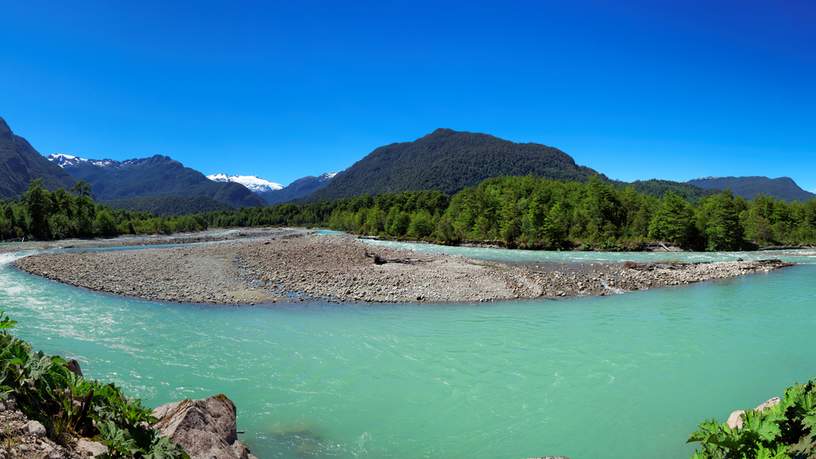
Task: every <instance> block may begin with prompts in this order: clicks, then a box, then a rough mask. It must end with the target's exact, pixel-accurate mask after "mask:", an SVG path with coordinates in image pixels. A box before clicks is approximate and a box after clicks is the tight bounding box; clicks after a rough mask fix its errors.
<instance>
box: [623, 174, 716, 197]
mask: <svg viewBox="0 0 816 459" xmlns="http://www.w3.org/2000/svg"><path fill="white" fill-rule="evenodd" d="M629 185H632V186H633V187H635V189H636V190H637V191H639V192H641V193H645V194H648V195H651V196H657V197H658V198H662V197H663V196H665V195H666V193H669V192H671V193H674V194H676V195H678V196H681V197H683V198H684V199H687V200H689V201H694V200H697V199H700V198H704V197H706V196H709V195H712V194H714V193H715V192H716V191H715V190H704V189H702V188H700V187H697V186H694V185H692V184H690V183H682V182H674V181H671V180H659V179H651V180H636V181H634V182H632V183H630V184H629Z"/></svg>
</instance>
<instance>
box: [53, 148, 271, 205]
mask: <svg viewBox="0 0 816 459" xmlns="http://www.w3.org/2000/svg"><path fill="white" fill-rule="evenodd" d="M49 159H50V160H51V161H53V162H54V163H55V164H60V167H62V168H63V170H64V171H65V172H67V173H69V174H70V175H71V176H72V177H73V178H74V179H76V180H82V181H85V182H88V184H90V185H91V192H92V194H93V196H94V198H95V199H97V200H99V201H101V202H106V203H110V204H111V205H116V206H121V207H123V208H129V209H137V210H149V211H157V212H159V213H162V214H180V213H189V212H202V211H207V210H221V209H223V208H224V207H252V206H261V205H264V201H263V199H261V198H260V197H258V196H257V195H255V194H254V193H252V192H251V191H250V190H249V189H247V188H246V187H245V186H243V185H241V184H238V183H232V182H225V183H221V182H214V181H212V180H209V179H208V178H207V177H206V176H204V174H202V173H200V172H198V171H196V170H194V169H190V168H189V167H184V165H183V164H181V163H180V162H178V161H175V160H173V159H172V158H170V157H167V156H161V155H156V156H151V157H149V158H142V159H131V160H127V161H121V162H120V161H113V160H91V159H84V158H77V157H74V156H68V155H51V156H49Z"/></svg>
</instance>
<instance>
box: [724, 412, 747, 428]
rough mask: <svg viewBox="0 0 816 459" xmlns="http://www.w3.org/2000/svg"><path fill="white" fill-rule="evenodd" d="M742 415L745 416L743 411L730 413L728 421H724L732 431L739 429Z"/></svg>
mask: <svg viewBox="0 0 816 459" xmlns="http://www.w3.org/2000/svg"><path fill="white" fill-rule="evenodd" d="M743 414H745V410H736V411H732V412H731V414H730V415H728V420H727V421H725V423H726V424H727V425H728V427H730V428H732V429H741V428H742V415H743Z"/></svg>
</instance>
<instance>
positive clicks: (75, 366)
mask: <svg viewBox="0 0 816 459" xmlns="http://www.w3.org/2000/svg"><path fill="white" fill-rule="evenodd" d="M65 366H66V367H68V369H69V370H71V373H73V374H75V375H77V376H82V368H80V367H79V362H77V361H76V360H75V359H71V360H69V361H68V363H67V364H66V365H65Z"/></svg>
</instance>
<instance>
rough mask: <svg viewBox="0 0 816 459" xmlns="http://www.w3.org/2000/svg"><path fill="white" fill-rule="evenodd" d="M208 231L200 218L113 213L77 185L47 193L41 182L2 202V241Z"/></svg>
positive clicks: (130, 212) (0, 227) (79, 183)
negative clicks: (66, 189) (16, 196)
mask: <svg viewBox="0 0 816 459" xmlns="http://www.w3.org/2000/svg"><path fill="white" fill-rule="evenodd" d="M205 228H207V223H206V221H205V219H204V218H203V217H201V216H198V217H195V216H181V217H173V218H163V217H157V216H155V215H153V214H149V213H146V212H133V211H126V210H121V209H111V208H108V207H106V206H102V205H100V204H98V203H95V202H94V201H93V199H91V194H90V188H89V187H88V185H87V184H85V183H84V182H78V183H77V184H76V185H75V186H74V187H73V188H72V189H71V191H65V190H63V189H59V190H57V191H53V192H52V191H48V190H47V189H46V188H45V187H44V186H43V185H42V182H40V181H39V180H35V181H33V182H32V183H31V185H30V186H29V187H28V191H26V192H25V193H24V194H23V196H22V198H21V199H19V200H16V201H6V202H0V240H20V239H39V240H50V239H65V238H90V237H112V236H117V235H120V234H157V233H163V234H170V233H173V232H179V231H196V230H202V229H205Z"/></svg>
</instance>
